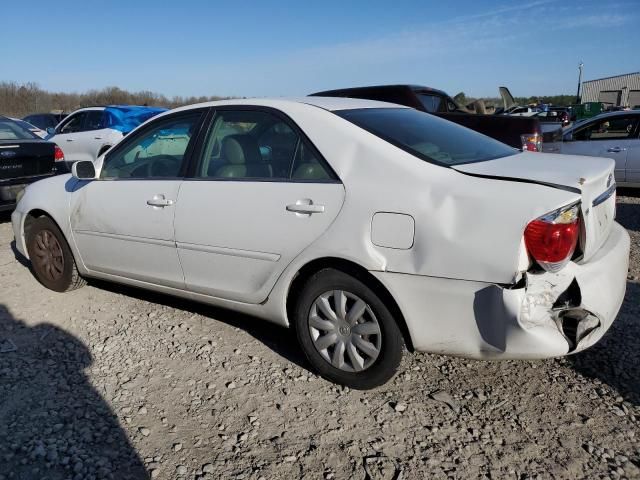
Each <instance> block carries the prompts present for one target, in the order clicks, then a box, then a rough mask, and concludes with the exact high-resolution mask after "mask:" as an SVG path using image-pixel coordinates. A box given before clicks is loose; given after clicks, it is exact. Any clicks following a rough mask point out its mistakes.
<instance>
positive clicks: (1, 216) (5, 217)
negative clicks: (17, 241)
mask: <svg viewBox="0 0 640 480" xmlns="http://www.w3.org/2000/svg"><path fill="white" fill-rule="evenodd" d="M10 222H11V212H0V224H1V223H10Z"/></svg>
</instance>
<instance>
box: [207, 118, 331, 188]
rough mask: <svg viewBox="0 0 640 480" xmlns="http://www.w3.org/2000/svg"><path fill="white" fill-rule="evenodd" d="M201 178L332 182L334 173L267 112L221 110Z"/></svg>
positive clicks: (209, 143)
mask: <svg viewBox="0 0 640 480" xmlns="http://www.w3.org/2000/svg"><path fill="white" fill-rule="evenodd" d="M196 177H198V178H211V179H257V180H289V179H297V180H330V179H332V178H333V177H332V176H331V173H330V171H329V170H328V169H327V168H326V167H325V166H324V165H322V164H321V162H320V161H319V159H318V157H317V155H316V154H315V153H314V152H313V151H312V149H311V148H310V146H309V145H308V144H307V143H306V142H305V140H304V139H303V138H301V136H300V135H299V134H298V133H296V132H295V131H294V130H293V128H291V126H290V125H289V124H288V123H287V122H286V121H284V120H283V119H282V118H280V117H279V116H277V115H274V114H272V113H269V112H264V111H251V110H237V111H235V110H228V111H227V110H223V111H219V112H218V113H217V114H216V116H215V118H214V121H213V125H212V127H211V129H210V131H209V133H208V135H207V139H206V141H205V144H204V149H203V152H202V161H201V162H200V165H199V167H198V171H197V173H196Z"/></svg>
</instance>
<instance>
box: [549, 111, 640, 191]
mask: <svg viewBox="0 0 640 480" xmlns="http://www.w3.org/2000/svg"><path fill="white" fill-rule="evenodd" d="M637 124H638V116H635V115H607V116H605V117H600V118H597V119H594V120H591V121H589V122H587V123H585V124H584V125H580V126H578V127H576V128H575V129H574V130H573V131H572V132H571V135H570V136H567V135H565V138H564V141H563V143H562V147H561V149H562V153H564V154H570V155H588V156H593V157H606V158H611V159H613V160H614V161H615V162H616V166H615V177H616V182H618V183H624V182H626V181H627V178H626V169H627V154H628V150H629V148H630V147H633V144H634V142H635V141H636V140H635V139H634V138H633V136H634V134H635V130H636V127H637Z"/></svg>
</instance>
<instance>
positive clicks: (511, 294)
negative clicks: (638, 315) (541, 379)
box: [372, 223, 630, 359]
mask: <svg viewBox="0 0 640 480" xmlns="http://www.w3.org/2000/svg"><path fill="white" fill-rule="evenodd" d="M629 248H630V241H629V235H628V233H627V232H626V230H625V229H624V228H623V227H621V226H620V225H619V224H617V223H614V225H613V228H612V231H611V233H610V235H609V238H608V239H607V241H606V242H605V244H604V245H603V246H602V247H601V248H600V250H599V251H598V252H597V254H596V255H595V256H594V257H592V258H590V259H589V261H588V262H586V263H584V264H580V263H573V262H572V263H570V264H569V265H567V266H566V267H565V268H563V269H562V271H561V272H559V273H555V274H552V273H547V272H545V273H538V274H531V273H528V274H526V276H525V278H524V280H523V282H520V284H518V285H516V286H514V287H511V288H504V287H502V286H499V285H495V284H486V283H481V282H467V281H462V280H452V279H443V278H433V277H423V276H415V275H404V274H398V273H389V272H372V273H373V274H374V275H375V276H376V277H377V278H378V279H379V280H380V281H381V282H382V283H383V284H384V285H385V286H386V287H387V288H388V289H389V291H390V292H391V294H392V295H393V296H394V298H395V299H396V301H397V302H398V305H399V307H400V310H401V311H402V313H403V315H404V317H405V321H406V323H407V328H408V330H409V335H410V336H411V341H412V343H413V347H414V348H415V350H418V351H426V352H432V353H443V354H450V355H459V356H464V357H469V358H478V359H516V358H521V359H535V358H548V357H554V356H561V355H566V354H568V353H573V352H578V351H581V350H584V349H585V348H588V347H590V346H591V345H593V344H594V343H596V342H597V341H598V340H599V339H600V338H602V336H603V335H604V334H605V332H606V331H607V330H608V329H609V327H610V326H611V324H612V323H613V320H614V319H615V317H616V315H617V314H618V311H619V309H620V306H621V305H622V301H623V299H624V294H625V291H626V282H627V272H628V263H629Z"/></svg>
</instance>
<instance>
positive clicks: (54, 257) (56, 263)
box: [25, 216, 86, 292]
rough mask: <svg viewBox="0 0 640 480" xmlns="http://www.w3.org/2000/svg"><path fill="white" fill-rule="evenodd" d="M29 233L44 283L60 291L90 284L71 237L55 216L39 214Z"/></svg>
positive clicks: (33, 264)
mask: <svg viewBox="0 0 640 480" xmlns="http://www.w3.org/2000/svg"><path fill="white" fill-rule="evenodd" d="M25 236H26V243H27V252H28V253H29V258H30V259H31V267H32V270H33V274H34V275H35V277H36V278H37V279H38V281H39V282H40V283H41V284H42V285H44V286H45V287H47V288H49V289H50V290H54V291H56V292H69V291H71V290H75V289H77V288H80V287H83V286H84V285H85V284H86V281H85V280H84V279H83V278H82V277H81V276H80V273H79V272H78V268H77V266H76V261H75V259H74V258H73V254H72V253H71V249H70V248H69V244H68V243H67V240H66V239H65V238H64V235H63V234H62V232H61V231H60V229H59V228H58V226H57V225H56V224H55V222H54V221H53V220H51V219H50V218H49V217H44V216H43V217H39V218H37V219H36V220H34V221H33V223H32V224H31V225H30V226H29V229H28V230H27V231H26V232H25Z"/></svg>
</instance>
